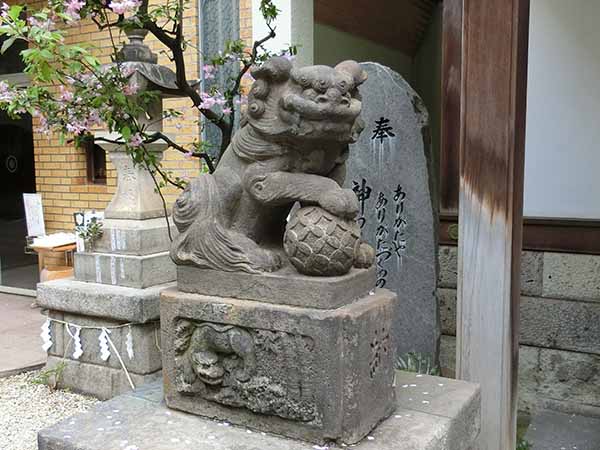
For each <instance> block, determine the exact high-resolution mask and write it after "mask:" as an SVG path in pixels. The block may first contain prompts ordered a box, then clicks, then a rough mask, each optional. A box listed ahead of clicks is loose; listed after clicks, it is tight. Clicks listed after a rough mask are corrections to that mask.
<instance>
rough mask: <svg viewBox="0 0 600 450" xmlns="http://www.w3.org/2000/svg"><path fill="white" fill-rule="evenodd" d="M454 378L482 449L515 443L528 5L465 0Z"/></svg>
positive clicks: (524, 0)
mask: <svg viewBox="0 0 600 450" xmlns="http://www.w3.org/2000/svg"><path fill="white" fill-rule="evenodd" d="M462 20H463V25H462V62H461V66H462V70H461V72H462V81H461V84H462V88H461V108H460V170H459V172H460V195H459V227H460V228H459V257H458V258H459V259H458V273H459V281H458V311H457V313H458V318H457V319H458V323H457V374H458V377H459V378H461V379H465V380H470V381H475V382H478V383H480V384H481V387H482V417H481V419H482V432H481V437H480V442H479V445H478V446H477V448H478V449H479V450H514V449H515V446H516V442H515V441H516V412H517V369H518V354H519V302H520V280H519V276H520V256H521V244H522V221H523V217H522V215H523V211H522V210H523V170H524V144H525V106H526V91H527V86H526V84H527V47H528V25H529V0H463V14H462Z"/></svg>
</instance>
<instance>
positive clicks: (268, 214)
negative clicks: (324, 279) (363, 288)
mask: <svg viewBox="0 0 600 450" xmlns="http://www.w3.org/2000/svg"><path fill="white" fill-rule="evenodd" d="M252 75H253V76H254V78H255V79H256V81H255V83H254V84H253V86H252V89H251V91H250V95H249V100H248V111H247V117H246V120H245V123H244V124H243V126H242V128H241V129H240V130H239V131H238V132H237V133H236V134H235V136H234V137H233V140H232V143H231V145H230V146H229V147H228V148H227V150H226V151H225V153H224V154H223V156H222V158H221V161H220V163H219V165H218V168H217V169H216V171H215V172H214V173H213V174H212V175H201V176H199V177H198V178H196V179H195V180H193V181H192V182H190V183H189V185H188V186H187V187H186V189H185V190H184V192H183V193H182V195H181V196H180V197H179V199H178V200H177V202H176V204H175V206H174V210H173V220H174V222H175V224H176V226H177V228H178V230H179V232H180V233H179V235H178V236H177V238H176V239H175V241H174V242H173V247H172V250H171V256H172V258H173V260H174V261H175V263H177V264H188V265H195V266H198V267H201V268H207V269H215V270H223V271H244V272H249V273H261V272H272V271H275V270H278V269H279V268H281V267H282V265H283V264H284V263H285V262H286V260H288V258H286V253H287V255H288V257H289V260H290V261H291V262H292V264H293V265H294V266H295V267H296V268H297V269H298V270H299V271H301V272H303V273H306V274H311V275H342V274H344V273H346V272H348V270H350V268H351V266H352V265H354V266H356V267H368V266H370V265H372V263H373V259H374V251H373V249H372V248H371V247H370V246H368V245H367V244H365V243H363V242H362V241H361V240H360V228H359V227H358V226H357V224H356V222H355V220H354V219H355V217H356V215H357V213H358V201H357V198H356V195H355V194H354V193H353V192H352V190H350V189H343V188H342V187H341V186H342V183H343V182H344V177H345V161H346V159H347V157H348V144H349V143H352V142H355V141H356V139H357V138H358V135H359V134H360V132H361V131H362V128H363V125H362V121H361V120H360V118H359V114H360V111H361V99H360V95H359V93H358V87H359V86H360V85H361V84H362V83H363V82H364V81H365V80H366V73H365V72H364V71H363V70H362V69H361V67H360V66H359V64H358V63H356V62H354V61H345V62H342V63H340V64H339V65H337V66H336V67H335V68H331V67H327V66H311V67H302V68H297V67H293V66H292V64H291V63H290V62H289V61H288V60H286V59H285V58H279V57H277V58H272V59H270V60H269V61H267V62H266V63H265V64H263V65H262V66H260V67H258V68H256V69H254V70H253V72H252ZM296 202H299V203H300V205H301V207H303V208H301V209H300V210H299V211H300V212H301V213H300V214H292V218H291V220H290V224H293V227H292V228H293V229H289V230H288V233H286V223H287V220H286V219H288V218H289V217H288V216H289V215H290V211H291V210H292V207H293V206H294V204H295V203H296ZM305 207H310V208H311V210H310V211H308V213H307V212H306V210H305ZM288 228H290V227H289V226H288ZM284 234H285V237H284ZM284 240H285V244H286V245H285V252H284V245H283V244H284Z"/></svg>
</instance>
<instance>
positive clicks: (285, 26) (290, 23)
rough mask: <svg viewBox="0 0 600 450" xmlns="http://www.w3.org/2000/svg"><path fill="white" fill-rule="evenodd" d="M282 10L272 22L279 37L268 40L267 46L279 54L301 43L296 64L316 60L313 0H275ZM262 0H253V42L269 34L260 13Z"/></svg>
mask: <svg viewBox="0 0 600 450" xmlns="http://www.w3.org/2000/svg"><path fill="white" fill-rule="evenodd" d="M273 3H274V4H275V6H277V8H278V9H279V11H280V12H279V14H278V16H277V19H276V20H275V22H274V23H273V24H272V26H273V27H274V28H275V32H276V36H275V38H274V39H271V40H269V41H267V42H266V43H265V48H266V49H267V50H269V51H271V52H274V53H279V52H280V51H281V50H284V49H286V48H288V47H290V46H291V45H297V46H298V55H297V56H296V63H297V64H299V65H310V64H312V63H313V23H314V20H313V16H314V12H313V0H274V1H273ZM259 6H260V0H252V38H253V40H254V41H257V40H259V39H262V38H264V37H265V36H266V35H267V34H268V33H269V28H268V27H267V25H266V23H265V21H264V19H263V17H262V15H261V13H260V9H259Z"/></svg>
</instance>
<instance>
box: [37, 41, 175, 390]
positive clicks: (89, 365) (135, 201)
mask: <svg viewBox="0 0 600 450" xmlns="http://www.w3.org/2000/svg"><path fill="white" fill-rule="evenodd" d="M146 34H147V32H146V31H145V30H131V31H128V32H127V36H128V38H129V43H127V44H125V45H124V46H123V48H122V50H121V51H120V52H119V60H118V62H117V63H116V64H119V65H120V66H121V68H122V69H123V70H125V72H126V73H130V75H129V77H130V80H131V82H132V83H135V84H137V85H138V87H139V90H138V92H140V91H144V90H151V91H159V92H160V93H161V96H160V97H159V98H158V99H157V100H156V102H155V103H154V104H152V105H150V107H149V108H148V109H147V110H146V111H145V112H144V114H142V115H140V117H138V121H139V122H140V123H141V124H144V125H145V126H146V130H147V131H148V132H150V133H151V132H152V131H156V132H158V131H162V113H163V111H162V98H163V97H164V96H169V95H173V94H174V93H175V91H176V90H177V86H176V83H175V73H173V71H171V70H170V69H168V68H167V67H163V66H160V65H158V64H157V57H156V55H155V54H153V53H152V51H151V50H150V48H148V46H146V45H144V43H143V40H144V37H145V36H146ZM95 137H96V138H106V140H107V141H113V142H106V141H103V140H99V139H97V143H98V145H100V146H101V147H102V148H103V149H105V150H106V151H107V152H108V155H109V157H110V160H111V161H112V163H113V164H114V166H115V169H116V171H117V189H116V192H115V194H114V197H113V198H112V200H111V201H110V203H109V204H108V206H107V208H106V210H105V215H104V216H105V218H104V221H103V234H102V236H101V237H100V239H98V241H97V242H96V243H95V245H94V251H93V252H78V253H76V254H75V264H74V265H75V267H74V269H75V270H74V272H75V279H65V280H56V281H51V282H46V283H41V284H40V285H39V286H38V302H39V303H40V305H41V306H42V307H44V308H47V309H48V310H49V318H50V319H54V320H55V322H52V327H51V334H52V336H53V345H52V346H51V347H50V349H49V350H48V353H49V356H48V363H47V368H49V369H52V368H55V367H57V366H58V365H62V364H64V369H62V373H61V377H60V380H59V382H58V384H59V386H60V387H64V388H69V389H72V390H74V391H78V392H83V393H87V394H91V395H94V396H96V397H98V398H101V399H108V398H111V397H114V396H115V395H118V394H121V393H124V392H127V391H130V390H131V389H132V387H134V386H136V387H137V386H140V385H141V384H143V383H147V382H150V381H153V380H156V379H159V378H160V374H161V367H162V360H161V353H160V343H159V339H160V336H159V335H160V333H159V295H160V292H161V291H162V290H164V289H165V288H167V287H169V286H172V285H173V283H172V282H173V281H174V280H175V279H176V270H175V265H174V264H173V262H172V261H171V258H170V256H169V247H170V244H171V241H170V239H169V232H168V229H167V228H168V220H169V219H168V218H166V217H165V211H164V206H163V203H162V199H161V198H160V196H159V194H158V193H157V192H156V190H155V183H154V180H153V179H152V176H151V175H150V173H149V172H148V170H147V169H146V167H144V166H143V165H140V164H137V165H136V164H134V162H133V160H132V158H131V156H130V155H129V154H127V152H126V148H125V145H124V143H118V140H119V139H120V135H117V134H111V133H106V132H99V133H96V135H95ZM167 147H168V145H167V143H166V142H165V141H164V140H157V141H155V142H153V143H150V144H146V145H145V148H146V150H147V151H149V152H150V153H152V154H153V155H154V156H155V157H156V159H157V160H161V159H162V156H163V152H164V151H165V150H166V149H167ZM172 228H173V233H174V232H175V228H174V227H172ZM65 322H67V323H69V324H72V326H69V325H66V324H65ZM73 326H85V327H90V326H91V327H97V328H83V329H82V330H81V343H82V346H83V354H81V355H80V356H79V357H77V358H75V357H74V356H73V351H72V349H70V348H69V346H70V342H71V341H70V339H69V334H68V333H69V332H70V330H72V329H74V328H73ZM103 328H106V329H107V330H108V331H110V339H111V341H112V343H113V344H114V348H113V347H112V346H110V347H108V350H110V356H109V357H108V358H107V359H104V358H102V357H101V355H100V354H98V350H97V349H98V339H99V337H100V334H101V332H102V330H103ZM117 353H118V355H117ZM65 355H66V358H64V359H63V357H64V356H65ZM70 355H71V356H70Z"/></svg>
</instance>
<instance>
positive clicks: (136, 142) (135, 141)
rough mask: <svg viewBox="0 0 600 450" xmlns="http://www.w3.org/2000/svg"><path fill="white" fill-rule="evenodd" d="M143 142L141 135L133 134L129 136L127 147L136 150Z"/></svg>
mask: <svg viewBox="0 0 600 450" xmlns="http://www.w3.org/2000/svg"><path fill="white" fill-rule="evenodd" d="M143 142H144V138H142V135H141V134H140V133H135V134H134V135H133V136H131V139H129V146H130V147H135V148H137V147H139V146H140V145H142V143H143Z"/></svg>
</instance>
